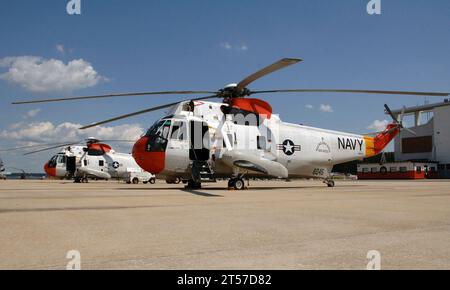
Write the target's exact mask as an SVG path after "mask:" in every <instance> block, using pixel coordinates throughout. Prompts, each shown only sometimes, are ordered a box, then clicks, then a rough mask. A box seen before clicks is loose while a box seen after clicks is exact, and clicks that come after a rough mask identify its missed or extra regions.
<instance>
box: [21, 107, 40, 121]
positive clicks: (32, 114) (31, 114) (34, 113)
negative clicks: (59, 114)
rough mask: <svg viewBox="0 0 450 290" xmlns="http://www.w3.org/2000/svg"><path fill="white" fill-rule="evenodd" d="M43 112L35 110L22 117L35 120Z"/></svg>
mask: <svg viewBox="0 0 450 290" xmlns="http://www.w3.org/2000/svg"><path fill="white" fill-rule="evenodd" d="M40 112H41V109H39V108H38V109H33V110H29V111H28V112H26V113H25V114H24V115H23V116H22V117H23V118H24V119H28V118H34V117H36V116H37V114H39V113H40Z"/></svg>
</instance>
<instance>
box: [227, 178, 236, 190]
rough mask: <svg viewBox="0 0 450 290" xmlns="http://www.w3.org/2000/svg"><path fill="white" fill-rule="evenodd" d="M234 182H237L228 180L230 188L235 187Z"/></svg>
mask: <svg viewBox="0 0 450 290" xmlns="http://www.w3.org/2000/svg"><path fill="white" fill-rule="evenodd" d="M234 182H235V179H230V180H228V188H232V187H234Z"/></svg>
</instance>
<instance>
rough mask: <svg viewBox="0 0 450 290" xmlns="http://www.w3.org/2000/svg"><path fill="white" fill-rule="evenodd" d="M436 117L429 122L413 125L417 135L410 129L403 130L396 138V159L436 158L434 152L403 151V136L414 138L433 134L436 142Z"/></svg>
mask: <svg viewBox="0 0 450 290" xmlns="http://www.w3.org/2000/svg"><path fill="white" fill-rule="evenodd" d="M434 123H435V122H434V118H433V119H431V120H430V121H429V122H428V123H427V124H424V125H421V126H417V127H412V128H410V129H411V130H413V131H414V132H415V133H416V134H417V135H413V134H411V133H409V132H408V131H405V130H404V131H402V132H401V133H400V134H399V135H398V136H397V137H396V138H395V141H394V142H395V143H394V150H395V161H408V160H419V159H422V160H434V159H435V158H434V152H425V153H403V152H402V139H403V138H413V137H420V136H432V137H433V142H434Z"/></svg>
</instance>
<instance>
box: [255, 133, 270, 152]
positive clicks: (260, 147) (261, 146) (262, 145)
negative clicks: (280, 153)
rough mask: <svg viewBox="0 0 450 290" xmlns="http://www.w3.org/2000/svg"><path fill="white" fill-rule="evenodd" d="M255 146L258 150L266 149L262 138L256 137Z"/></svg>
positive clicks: (264, 138)
mask: <svg viewBox="0 0 450 290" xmlns="http://www.w3.org/2000/svg"><path fill="white" fill-rule="evenodd" d="M256 138H257V143H258V144H257V146H258V149H259V150H266V149H267V142H266V137H264V136H257V137H256Z"/></svg>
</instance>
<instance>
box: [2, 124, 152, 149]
mask: <svg viewBox="0 0 450 290" xmlns="http://www.w3.org/2000/svg"><path fill="white" fill-rule="evenodd" d="M80 127H81V125H80V124H74V123H69V122H66V123H61V124H59V125H54V124H53V123H51V122H35V123H27V122H20V123H15V124H12V125H11V126H9V128H8V129H7V130H3V131H1V132H0V137H1V138H4V139H7V140H10V141H16V142H18V143H19V144H36V143H39V144H44V143H62V142H73V141H78V140H80V141H81V140H84V139H86V138H88V137H95V138H99V139H114V140H131V141H134V140H137V139H138V138H139V137H140V136H141V135H142V133H143V132H144V129H143V128H142V127H141V126H140V125H139V124H124V125H119V126H111V127H103V126H99V127H94V128H89V129H86V130H79V129H78V128H80Z"/></svg>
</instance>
